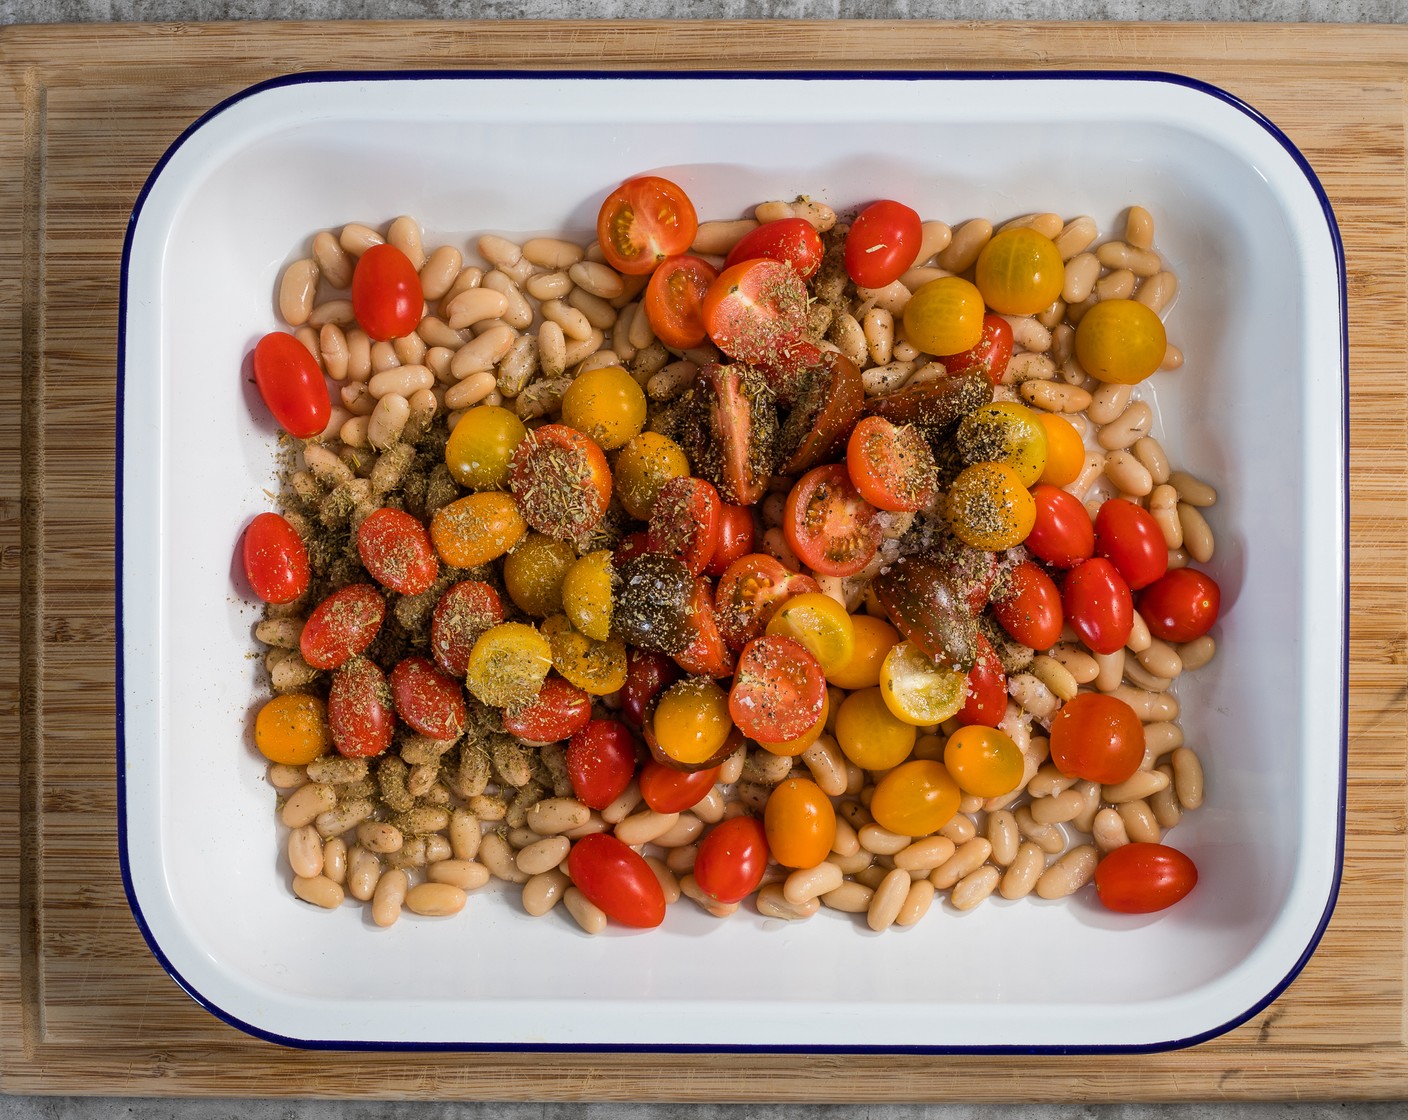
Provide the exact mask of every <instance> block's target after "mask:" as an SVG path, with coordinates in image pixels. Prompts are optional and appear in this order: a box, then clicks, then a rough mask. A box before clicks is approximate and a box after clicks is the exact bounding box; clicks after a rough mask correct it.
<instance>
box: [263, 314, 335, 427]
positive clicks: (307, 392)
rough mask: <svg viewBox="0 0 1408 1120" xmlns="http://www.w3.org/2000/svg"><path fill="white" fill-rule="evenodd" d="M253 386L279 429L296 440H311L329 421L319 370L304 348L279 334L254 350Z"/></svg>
mask: <svg viewBox="0 0 1408 1120" xmlns="http://www.w3.org/2000/svg"><path fill="white" fill-rule="evenodd" d="M254 384H255V385H256V386H257V387H258V389H259V395H260V396H261V397H262V398H263V399H264V403H265V404H266V405H267V406H268V407H269V411H270V412H272V413H273V414H274V419H275V420H277V421H278V423H279V426H280V427H281V428H283V429H284V431H286V432H288V434H289V435H291V436H293V437H295V438H296V439H312V438H313V437H314V436H316V435H319V434H320V433H321V432H322V431H323V429H324V428H326V427H327V426H328V421H329V420H330V419H331V418H332V398H331V397H329V396H328V386H327V382H326V381H324V380H323V371H322V370H320V369H319V368H318V363H317V362H316V361H314V360H313V355H312V354H310V353H309V352H308V348H307V347H306V346H304V345H303V343H301V342H299V341H298V339H296V338H294V336H293V335H291V334H286V333H285V332H283V331H274V332H273V333H272V334H266V335H265V336H264V337H263V338H261V339H260V340H259V341H258V343H256V344H255V347H254Z"/></svg>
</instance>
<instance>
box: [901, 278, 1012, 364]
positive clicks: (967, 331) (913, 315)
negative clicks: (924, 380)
mask: <svg viewBox="0 0 1408 1120" xmlns="http://www.w3.org/2000/svg"><path fill="white" fill-rule="evenodd" d="M985 310H986V309H985V308H984V306H983V296H982V293H981V292H979V291H978V289H977V288H976V287H974V286H973V285H972V284H970V283H969V282H968V281H967V280H964V279H963V278H962V277H961V276H940V277H939V278H938V279H937V280H930V281H928V282H927V283H925V284H921V285H919V288H918V289H917V290H916V291H915V293H914V295H913V296H912V297H911V298H910V300H909V302H908V303H907V304H905V307H904V316H903V318H904V333H905V337H906V338H908V339H909V341H910V342H912V343H913V344H914V345H915V346H917V347H919V349H920V350H922V351H924V352H925V353H926V354H937V355H939V356H941V357H943V356H946V355H950V354H962V353H964V352H965V351H972V350H977V349H980V348H981V346H982V342H983V329H984V328H983V323H984V320H983V315H984V313H985ZM970 372H972V370H970ZM991 376H992V375H991V372H989V374H988V377H989V378H991Z"/></svg>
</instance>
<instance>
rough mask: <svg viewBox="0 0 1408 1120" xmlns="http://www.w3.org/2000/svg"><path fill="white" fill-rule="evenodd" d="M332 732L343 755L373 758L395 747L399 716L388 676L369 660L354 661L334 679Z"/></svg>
mask: <svg viewBox="0 0 1408 1120" xmlns="http://www.w3.org/2000/svg"><path fill="white" fill-rule="evenodd" d="M328 728H329V729H330V730H331V732H332V743H333V746H335V747H336V748H337V750H338V753H339V754H343V755H346V756H347V757H348V758H371V757H372V756H373V755H378V754H381V752H382V751H384V750H386V748H387V747H389V746H390V745H391V735H392V732H394V731H395V730H396V712H395V710H394V709H393V708H392V706H391V689H390V688H389V687H388V685H387V683H386V675H385V674H384V673H383V672H382V671H381V670H380V669H379V668H377V666H376V664H375V663H374V662H372V661H368V660H367V659H366V658H365V657H354V658H352V660H351V661H348V662H347V663H346V664H345V665H343V666H342V667H341V668H340V669H338V670H337V672H335V673H334V674H333V675H332V687H331V688H330V689H329V690H328Z"/></svg>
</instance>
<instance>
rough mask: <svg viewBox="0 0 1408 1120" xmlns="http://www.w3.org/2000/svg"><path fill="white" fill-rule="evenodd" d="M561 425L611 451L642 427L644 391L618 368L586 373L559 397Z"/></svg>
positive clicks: (594, 370) (638, 431)
mask: <svg viewBox="0 0 1408 1120" xmlns="http://www.w3.org/2000/svg"><path fill="white" fill-rule="evenodd" d="M562 422H563V423H564V424H566V425H567V426H568V427H569V428H576V429H577V430H578V431H579V432H583V433H585V434H586V435H589V436H591V437H592V439H594V440H596V442H597V443H598V444H600V445H601V446H602V448H603V449H605V450H607V451H611V450H613V449H615V448H617V447H620V446H622V445H623V444H625V442H626V441H627V440H629V439H631V438H632V437H633V436H636V435H639V434H640V430H641V429H642V428H644V427H645V390H644V389H642V388H641V387H640V383H639V382H638V381H636V379H635V378H634V377H632V376H631V375H630V374H629V373H627V372H626V371H625V370H624V369H622V368H621V367H620V366H602V367H601V368H600V369H590V370H587V372H586V373H581V374H578V375H577V377H576V378H574V379H573V381H572V384H571V385H569V386H568V387H567V392H565V393H564V394H563V395H562Z"/></svg>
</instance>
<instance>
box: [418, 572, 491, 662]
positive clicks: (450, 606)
mask: <svg viewBox="0 0 1408 1120" xmlns="http://www.w3.org/2000/svg"><path fill="white" fill-rule="evenodd" d="M503 620H504V604H503V600H502V599H500V598H499V593H498V592H497V591H495V590H494V588H493V587H491V586H490V585H489V584H487V583H483V582H481V581H479V580H476V579H465V580H460V582H459V583H456V584H454V585H452V586H451V587H449V588H448V589H446V591H445V594H443V595H441V596H440V601H439V602H438V603H436V604H435V610H434V611H433V612H432V613H431V615H430V652H431V655H432V656H433V657H434V658H435V661H436V664H438V665H439V666H440V668H442V669H444V670H445V672H447V673H449V674H450V675H451V676H453V677H463V676H464V675H465V672H466V671H467V669H468V667H469V654H470V651H471V650H473V649H474V643H475V642H477V641H478V640H479V637H480V635H481V634H483V633H484V632H485V631H486V630H488V629H489V628H490V627H491V626H497V625H498V624H499V623H500V622H502V621H503Z"/></svg>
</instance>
